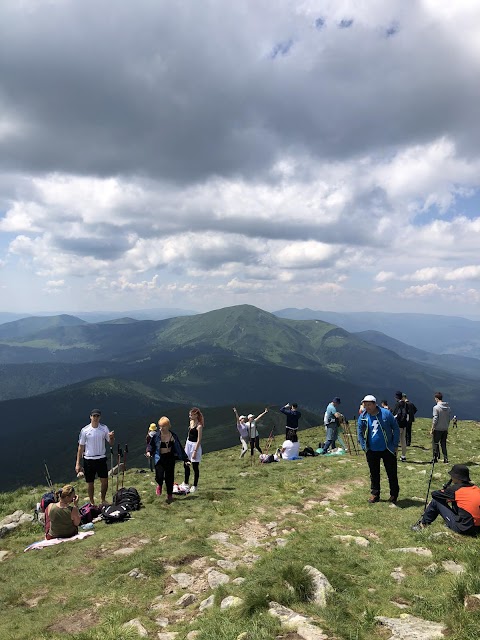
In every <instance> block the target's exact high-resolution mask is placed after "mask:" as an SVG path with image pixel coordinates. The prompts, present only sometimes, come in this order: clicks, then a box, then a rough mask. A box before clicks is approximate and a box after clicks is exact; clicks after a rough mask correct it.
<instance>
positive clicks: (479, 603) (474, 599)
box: [463, 593, 480, 611]
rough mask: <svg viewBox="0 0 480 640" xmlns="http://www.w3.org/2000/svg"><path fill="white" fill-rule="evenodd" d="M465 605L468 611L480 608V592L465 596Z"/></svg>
mask: <svg viewBox="0 0 480 640" xmlns="http://www.w3.org/2000/svg"><path fill="white" fill-rule="evenodd" d="M463 606H464V607H465V609H466V610H467V611H478V610H480V593H474V594H473V595H471V596H465V599H464V601H463Z"/></svg>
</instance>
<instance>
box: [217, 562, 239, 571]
mask: <svg viewBox="0 0 480 640" xmlns="http://www.w3.org/2000/svg"><path fill="white" fill-rule="evenodd" d="M217 564H218V566H219V567H220V568H221V569H225V571H235V569H236V568H237V563H236V562H232V561H231V560H217Z"/></svg>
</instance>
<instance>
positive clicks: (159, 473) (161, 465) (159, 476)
mask: <svg viewBox="0 0 480 640" xmlns="http://www.w3.org/2000/svg"><path fill="white" fill-rule="evenodd" d="M174 477H175V458H174V457H173V456H170V455H166V456H162V457H161V458H160V460H159V461H158V462H157V464H156V465H155V480H156V481H157V484H158V485H159V486H160V487H161V486H162V484H163V481H164V480H165V486H166V488H167V494H168V495H169V496H171V495H172V493H173V479H174Z"/></svg>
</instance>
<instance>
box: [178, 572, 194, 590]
mask: <svg viewBox="0 0 480 640" xmlns="http://www.w3.org/2000/svg"><path fill="white" fill-rule="evenodd" d="M172 578H173V580H175V582H176V583H177V584H178V586H179V587H181V588H182V589H187V588H188V587H189V586H190V585H191V584H192V583H193V581H194V580H195V578H194V576H191V575H190V574H189V573H172Z"/></svg>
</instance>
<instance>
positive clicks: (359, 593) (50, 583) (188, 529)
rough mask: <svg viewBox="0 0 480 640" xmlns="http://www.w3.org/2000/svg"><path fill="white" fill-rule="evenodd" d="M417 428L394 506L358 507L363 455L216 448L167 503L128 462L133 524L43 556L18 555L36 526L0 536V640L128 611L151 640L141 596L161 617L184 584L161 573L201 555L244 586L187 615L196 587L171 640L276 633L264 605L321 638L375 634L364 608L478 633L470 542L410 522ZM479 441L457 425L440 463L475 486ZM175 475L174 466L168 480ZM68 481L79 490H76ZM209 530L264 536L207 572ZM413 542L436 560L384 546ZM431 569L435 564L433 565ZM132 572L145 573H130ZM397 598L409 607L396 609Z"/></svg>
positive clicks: (418, 483)
mask: <svg viewBox="0 0 480 640" xmlns="http://www.w3.org/2000/svg"><path fill="white" fill-rule="evenodd" d="M414 427H415V429H414V437H413V443H414V445H415V446H413V447H411V448H410V449H409V450H408V455H407V457H408V462H407V463H406V464H400V463H399V480H400V486H401V491H400V501H399V506H398V507H397V508H394V507H391V506H389V504H388V503H387V502H383V501H382V502H380V503H378V504H375V505H369V504H367V502H366V498H367V497H368V495H369V482H368V469H367V465H366V462H365V459H364V456H363V455H359V456H358V457H355V456H352V457H350V456H348V455H345V456H341V457H340V456H339V457H326V458H325V457H317V458H307V459H305V460H302V461H298V462H292V463H287V462H284V463H278V464H271V465H264V466H260V465H258V464H255V465H253V466H251V465H250V461H249V460H246V459H243V460H239V459H238V454H239V447H238V448H234V449H226V450H223V451H218V452H215V453H212V454H209V455H207V456H205V457H204V459H203V461H202V464H201V478H200V484H199V488H200V490H199V492H198V493H197V494H193V495H191V496H189V497H187V498H179V499H177V500H176V501H175V502H174V503H173V504H172V505H170V506H167V505H165V502H164V498H160V499H159V498H158V497H157V496H155V492H154V485H153V484H152V481H153V477H152V474H150V473H147V474H137V473H135V472H134V470H133V469H132V470H129V471H128V472H127V474H126V477H125V482H126V484H127V486H135V487H137V488H138V490H139V491H140V493H141V495H142V499H143V502H144V505H145V508H144V509H142V510H140V511H139V512H136V513H135V514H134V517H133V518H132V519H131V520H130V521H128V522H125V523H122V524H116V525H110V526H107V525H105V524H103V523H100V524H97V525H96V526H95V535H94V536H92V537H90V538H87V539H86V540H84V541H82V542H73V543H65V544H61V545H58V546H56V547H52V548H47V549H44V550H42V551H31V552H28V553H23V549H24V548H25V547H26V546H27V545H28V544H29V543H31V542H32V541H34V540H36V539H39V538H41V536H42V532H41V529H40V528H39V526H38V525H37V524H30V525H24V526H23V527H21V528H19V529H17V530H16V531H15V532H13V533H11V534H8V535H7V536H6V537H4V538H2V539H1V540H0V543H1V548H2V549H4V550H7V551H8V552H9V556H8V557H7V558H6V559H5V560H4V561H3V562H2V563H1V569H2V588H1V589H0V605H1V606H0V628H1V629H2V635H1V637H2V640H3V638H5V640H13V639H15V640H23V639H24V640H33V639H35V640H37V639H38V638H45V639H46V638H48V639H49V640H59V639H60V638H65V637H68V638H72V639H73V640H87V638H88V640H92V639H93V640H113V639H115V640H122V639H125V640H131V639H132V638H134V637H136V636H135V634H134V633H132V631H127V630H125V629H123V628H122V624H123V623H124V622H126V621H128V620H130V619H132V618H139V619H140V620H141V622H142V624H143V625H144V626H145V628H146V629H147V630H148V632H149V637H151V638H155V637H156V635H157V632H158V631H159V630H160V628H159V627H158V625H157V624H156V622H155V618H157V617H158V616H159V615H162V616H163V615H164V614H159V612H158V611H156V610H155V609H152V608H151V604H152V602H153V601H154V599H155V598H157V596H162V598H161V601H162V602H165V603H166V605H167V611H168V613H166V614H165V615H166V617H171V616H169V613H170V614H172V612H175V611H178V607H176V606H175V602H176V600H177V599H178V598H179V597H180V595H182V593H183V592H184V591H183V590H178V592H177V593H176V594H173V593H171V578H170V575H171V573H172V572H173V573H175V572H177V573H178V572H185V573H191V574H193V575H195V582H196V583H197V582H198V581H199V580H200V576H201V574H202V571H201V570H200V569H198V568H196V563H199V562H204V563H205V567H206V566H212V567H215V568H216V569H217V570H219V571H222V572H225V573H227V574H229V575H230V577H231V578H232V579H233V578H235V577H238V576H242V577H244V578H245V581H244V582H243V584H239V585H234V584H232V583H231V582H230V583H229V584H226V585H223V586H222V587H220V588H219V589H218V590H217V594H216V599H215V604H214V606H213V607H212V608H211V609H209V610H206V611H205V612H204V613H203V614H202V615H200V616H199V617H198V618H197V617H196V616H197V613H198V604H199V602H200V601H201V600H203V599H204V598H206V597H207V596H209V595H210V594H211V593H212V591H211V590H210V589H208V588H207V589H206V590H205V591H203V592H202V593H201V594H199V595H198V600H197V601H196V603H195V604H193V605H190V606H189V607H188V608H187V609H186V610H185V611H183V613H184V615H185V619H184V620H178V621H176V622H175V621H172V623H171V624H170V625H169V627H168V629H167V630H168V631H179V632H180V635H179V636H178V638H179V640H183V638H184V637H185V635H186V633H187V632H188V631H190V630H192V629H197V630H199V631H200V635H199V639H200V640H207V639H208V640H212V638H215V640H217V639H218V640H234V639H236V638H237V636H238V635H239V634H240V633H242V632H248V640H263V639H265V640H266V639H270V638H275V636H277V635H279V634H280V633H282V631H281V627H280V624H279V622H278V621H277V620H276V619H274V618H272V617H271V616H270V615H269V614H268V613H267V612H266V607H267V606H268V602H269V601H270V600H276V601H277V602H280V603H281V604H284V605H285V606H288V607H291V608H293V609H294V610H295V611H298V612H300V613H305V614H307V615H310V616H312V617H313V618H314V620H315V621H316V622H317V623H318V625H319V626H320V627H321V628H322V629H323V630H324V632H325V633H327V634H328V635H329V636H332V637H336V638H339V639H348V640H353V639H356V640H367V639H368V640H375V639H380V638H384V637H385V636H384V631H383V630H381V629H380V628H379V627H378V625H377V624H376V622H375V616H377V615H383V616H389V617H398V616H400V614H402V613H404V612H406V613H410V614H413V615H415V616H419V617H423V618H426V619H429V620H433V621H440V622H443V623H444V624H445V625H446V626H447V628H448V637H449V640H474V639H475V640H477V639H478V637H479V635H480V632H479V629H480V614H479V613H478V612H467V611H465V610H464V606H463V599H464V597H465V596H466V595H469V594H472V593H479V592H480V579H479V577H478V576H479V575H480V554H478V541H477V540H473V539H469V538H464V537H461V536H457V535H455V534H450V533H448V535H441V536H435V535H433V534H435V533H438V532H445V533H447V530H446V529H445V527H444V526H443V525H442V522H441V521H437V522H436V523H435V524H434V525H432V527H430V528H429V529H427V530H426V531H424V532H421V533H413V532H412V531H410V528H409V527H410V525H411V524H412V523H413V522H415V521H416V520H417V519H418V517H419V516H420V515H421V512H422V509H423V502H424V499H425V494H426V490H427V485H428V479H429V474H430V469H431V467H430V465H429V464H428V461H429V459H430V455H431V452H430V447H429V444H430V442H429V436H428V431H429V421H428V420H426V419H420V420H418V421H417V422H416V423H415V425H414ZM322 436H323V427H322V428H321V429H320V428H313V429H309V430H306V431H302V432H301V437H300V440H301V445H302V447H303V446H306V445H310V446H315V447H316V444H317V443H318V441H319V440H321V439H322ZM278 444H280V438H279V437H277V446H278ZM479 445H480V429H479V425H478V423H473V422H460V423H459V428H458V430H455V431H451V432H450V434H449V457H450V461H451V463H452V464H453V463H456V462H467V463H469V464H470V469H471V475H472V478H473V479H474V480H475V481H477V482H480V467H479V466H478V465H479V464H480V455H479V454H478V453H477V452H479V451H480V447H479ZM423 447H425V449H424V448H423ZM449 468H450V466H447V465H443V464H438V466H436V467H435V470H434V471H435V474H434V479H433V482H432V488H438V487H440V486H441V484H442V483H443V482H445V481H446V480H447V479H448V476H447V473H446V472H447V470H448V469H449ZM423 471H425V472H426V473H421V472H423ZM239 474H242V475H239ZM181 479H182V473H181V465H178V469H177V480H178V481H181ZM63 480H64V481H65V482H66V481H68V480H70V478H64V479H63ZM77 487H78V490H79V493H80V495H81V496H82V497H84V496H85V495H86V494H85V490H84V485H82V484H77ZM382 487H383V489H384V492H383V496H382V497H383V498H387V497H388V485H387V482H386V478H385V476H384V474H383V475H382ZM44 490H45V487H36V488H31V489H22V490H17V491H15V492H12V493H9V494H0V515H1V517H3V516H4V515H6V514H8V513H12V512H13V511H15V510H16V509H22V510H24V511H32V510H33V507H34V504H35V503H36V502H37V500H39V498H40V495H41V494H42V493H43V491H44ZM109 495H110V491H109ZM326 500H329V504H327V503H326V502H325V501H326ZM332 512H334V513H332ZM349 514H353V515H349ZM186 520H188V522H186ZM272 522H276V523H277V527H276V530H277V537H281V538H285V539H286V540H287V544H286V546H285V547H281V546H278V545H277V544H275V537H274V536H272V535H271V530H270V529H268V528H267V527H266V525H267V524H269V523H272ZM216 532H227V533H229V535H230V538H229V542H231V543H232V544H234V545H237V546H241V545H242V544H243V543H244V542H246V540H247V539H248V538H249V537H252V536H254V535H256V536H257V537H258V536H260V534H259V532H260V533H261V536H263V537H258V540H259V542H260V543H261V544H265V543H269V544H268V546H260V547H245V548H244V551H243V553H244V554H256V555H258V556H259V559H258V560H257V561H256V562H254V563H253V564H238V566H237V568H236V569H235V570H232V571H224V570H223V569H221V568H220V567H217V566H216V560H217V559H218V558H220V557H221V555H220V550H221V546H220V545H217V544H216V543H215V542H214V541H212V540H211V539H209V536H210V535H211V534H212V533H216ZM346 534H349V535H354V536H363V537H366V538H367V539H369V540H370V545H369V546H368V547H365V548H363V547H359V546H356V545H353V544H352V545H351V546H346V545H345V544H343V543H341V542H340V541H339V540H338V539H337V538H335V536H336V535H346ZM412 546H426V547H428V548H429V549H431V551H432V554H433V556H432V557H431V558H425V557H421V556H417V555H413V554H401V553H398V552H395V551H393V550H394V549H395V548H398V547H412ZM122 547H135V551H134V553H132V555H128V556H120V555H115V554H114V552H115V551H116V550H118V549H120V548H122ZM201 559H204V560H201ZM444 560H455V561H457V562H460V563H461V564H463V565H464V567H465V573H463V574H462V575H460V576H454V575H452V574H450V573H447V572H446V571H445V570H444V569H443V568H442V566H441V563H442V561H444ZM237 561H238V559H237ZM433 563H435V564H436V565H437V566H436V568H431V565H432V564H433ZM306 564H310V565H313V566H315V567H317V568H318V569H319V570H321V571H322V572H323V573H324V574H325V575H326V577H327V578H328V579H329V581H330V583H331V584H332V586H333V587H334V589H335V592H334V593H332V594H331V595H330V596H329V597H328V606H327V608H326V609H320V608H319V607H318V606H317V605H315V604H314V603H312V602H311V601H310V599H309V598H310V594H311V589H312V584H311V580H310V579H309V576H308V575H307V574H306V573H305V572H304V570H303V567H304V566H305V565H306ZM399 566H401V567H402V568H403V571H404V573H405V574H406V579H405V580H404V581H403V582H401V583H400V584H398V583H397V582H395V581H394V580H393V579H392V577H391V575H390V574H391V572H392V571H393V569H394V568H395V567H399ZM133 568H137V569H139V570H140V571H141V572H142V573H143V574H145V576H146V578H144V579H138V580H136V579H134V578H131V577H129V576H128V573H129V571H131V570H132V569H133ZM185 591H186V592H188V591H189V589H186V590H185ZM226 595H237V596H239V597H241V598H242V599H243V600H244V604H243V606H242V607H238V608H236V609H229V610H227V611H224V610H220V608H219V604H220V602H221V600H222V599H223V597H225V596H226ZM395 602H397V603H401V604H406V605H408V608H407V609H405V610H401V609H399V608H398V607H397V606H396V605H395V604H394V603H395ZM82 626H83V628H82ZM283 633H284V632H283Z"/></svg>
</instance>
